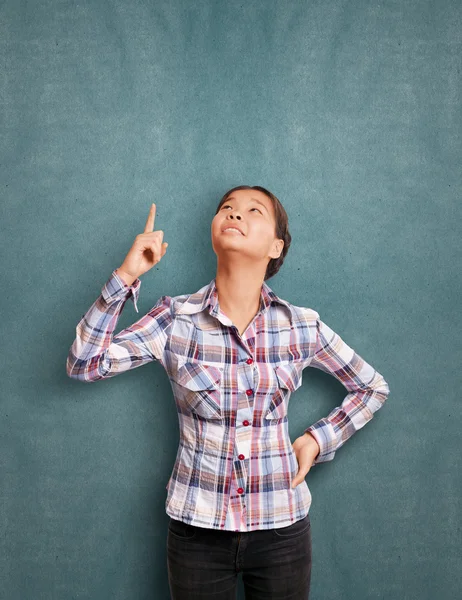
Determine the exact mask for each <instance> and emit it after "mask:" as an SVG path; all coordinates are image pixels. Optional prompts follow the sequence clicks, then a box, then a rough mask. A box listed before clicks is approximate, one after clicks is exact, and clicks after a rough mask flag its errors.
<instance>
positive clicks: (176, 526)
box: [168, 517, 196, 540]
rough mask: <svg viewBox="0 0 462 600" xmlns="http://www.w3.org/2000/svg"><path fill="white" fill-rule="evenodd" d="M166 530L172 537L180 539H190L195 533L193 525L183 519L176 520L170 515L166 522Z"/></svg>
mask: <svg viewBox="0 0 462 600" xmlns="http://www.w3.org/2000/svg"><path fill="white" fill-rule="evenodd" d="M168 531H169V533H171V534H172V535H173V536H174V537H176V538H179V539H181V540H192V539H193V537H194V536H195V535H196V528H195V527H194V525H190V524H189V523H185V522H184V521H178V520H177V519H172V518H171V517H170V522H169V524H168Z"/></svg>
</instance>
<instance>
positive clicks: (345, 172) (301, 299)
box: [0, 0, 462, 600]
mask: <svg viewBox="0 0 462 600" xmlns="http://www.w3.org/2000/svg"><path fill="white" fill-rule="evenodd" d="M461 26H462V19H461V3H460V2H459V1H458V0H430V1H429V0H420V1H419V0H407V1H406V2H402V1H401V0H394V1H391V0H384V1H383V2H377V1H372V2H366V1H365V0H351V1H350V2H346V1H343V2H342V1H340V0H328V1H324V2H323V1H320V0H319V1H316V2H314V1H313V2H302V1H297V2H293V1H292V2H290V1H285V2H282V1H281V2H271V1H265V2H264V1H256V0H248V1H247V2H236V1H235V0H228V1H227V2H214V1H211V0H207V1H205V0H196V1H195V2H188V1H186V0H168V1H160V0H158V1H151V2H148V1H147V0H132V1H129V0H127V1H122V0H112V1H105V2H101V1H100V0H82V1H80V2H71V1H70V0H67V1H66V0H47V1H46V0H43V1H41V2H26V1H25V0H5V1H4V2H2V3H1V6H0V48H1V52H0V61H1V63H0V64H1V76H2V78H1V82H2V83H1V116H2V127H1V131H2V136H1V138H0V145H1V146H0V148H1V161H0V175H1V178H0V185H1V189H2V195H1V208H0V210H1V213H0V223H1V225H0V227H1V237H0V250H1V256H2V294H1V296H0V303H1V314H2V319H1V332H0V339H1V341H2V344H3V352H2V367H3V368H2V382H1V386H0V395H1V418H0V465H1V479H2V482H1V486H0V501H1V505H0V518H1V529H2V534H1V536H0V573H1V578H2V579H1V581H2V584H1V586H0V596H1V597H2V598H5V599H8V600H42V599H43V600H45V599H47V600H50V599H51V600H61V599H63V600H68V599H72V598H76V599H77V598H82V599H92V600H93V599H95V600H101V599H106V598H107V599H108V600H109V599H111V600H131V599H133V600H138V599H140V600H141V599H148V598H149V599H152V598H155V599H156V600H157V598H159V599H164V598H165V599H166V598H168V582H167V575H166V533H167V522H168V520H167V516H166V515H165V513H164V502H165V497H166V490H165V485H166V484H167V481H168V478H169V475H170V472H171V469H172V467H173V463H174V458H175V454H176V449H177V443H178V431H177V427H178V425H177V418H176V410H175V407H174V402H173V398H172V394H171V388H170V384H169V381H168V378H167V375H166V373H165V372H164V371H163V369H162V367H161V366H160V364H158V363H152V364H150V365H147V366H145V367H144V368H142V369H139V370H133V371H130V372H128V373H125V374H124V375H123V376H122V377H120V378H119V377H116V378H114V379H111V380H106V381H101V382H95V383H94V384H93V385H85V384H82V383H80V382H77V381H74V380H70V379H69V378H68V377H67V376H66V373H65V360H66V356H67V352H68V350H69V347H70V345H71V343H72V341H73V339H74V335H75V326H76V324H77V322H78V320H79V319H80V317H81V316H82V314H83V313H84V312H85V311H86V310H87V308H89V306H90V305H91V303H92V302H93V301H94V300H95V299H96V298H97V296H98V295H99V293H100V291H101V287H102V286H103V284H104V283H105V281H106V280H107V278H108V277H109V275H110V273H111V271H112V270H113V269H114V268H116V267H118V266H119V265H120V264H121V262H122V261H123V258H124V256H125V254H126V253H127V252H128V249H129V248H130V246H131V244H132V242H133V240H134V237H135V235H136V234H138V233H140V232H141V231H142V230H143V227H144V223H145V221H146V217H147V213H148V211H149V206H150V204H151V202H156V203H157V218H156V229H163V230H164V232H165V234H164V240H165V241H167V242H169V247H168V252H167V255H166V257H165V258H164V259H163V260H162V262H161V263H160V264H159V265H158V267H156V268H154V269H153V270H152V271H150V272H149V273H147V274H146V275H144V276H143V277H142V287H141V295H140V301H139V309H140V314H139V315H138V314H137V313H136V312H135V311H134V308H133V305H132V303H130V302H129V303H127V304H126V306H125V308H124V311H123V313H122V315H121V318H120V320H119V323H118V328H117V331H120V330H121V329H122V328H125V327H127V326H128V325H130V324H131V323H133V322H134V321H135V320H138V318H139V317H140V316H141V314H144V313H145V312H147V311H148V310H149V309H150V308H151V307H152V306H153V305H154V304H155V302H156V301H157V299H158V298H159V297H160V296H161V295H163V294H169V295H177V294H181V293H186V292H193V291H196V290H197V289H199V288H200V287H202V286H203V285H205V284H206V283H208V282H209V281H210V280H211V279H212V277H214V275H215V267H216V257H215V254H214V253H213V250H212V247H211V241H210V222H211V219H212V217H213V215H214V211H215V207H216V205H217V203H218V201H219V198H220V197H221V195H222V194H223V193H224V192H225V191H226V190H227V189H229V188H230V187H233V186H235V185H240V184H248V185H257V184H258V185H263V186H265V187H267V188H268V189H270V190H271V191H272V192H273V193H275V194H276V195H277V196H278V197H279V198H280V200H281V201H282V203H283V204H284V206H285V207H286V209H287V212H288V214H289V219H290V230H291V234H292V236H293V243H292V246H291V249H290V251H289V254H288V256H287V259H286V262H285V263H284V265H283V268H282V269H281V271H280V272H279V273H278V274H277V275H276V276H275V277H274V278H272V279H270V280H269V281H268V284H269V285H270V286H271V287H272V288H273V289H274V291H275V292H276V293H278V294H280V295H281V296H283V297H284V298H286V299H287V300H289V301H291V302H292V303H293V304H297V305H302V306H307V307H311V308H313V309H315V310H317V311H318V312H319V313H320V315H321V318H322V319H323V320H324V321H325V322H326V323H328V324H329V325H330V326H331V327H332V328H333V329H334V330H335V331H337V332H338V333H339V334H340V335H341V336H342V337H343V338H344V339H345V341H346V342H347V343H348V344H349V345H350V346H352V347H353V348H354V349H355V350H356V351H357V352H358V353H359V354H360V355H361V356H363V357H364V358H365V359H366V360H367V361H369V362H370V363H371V364H372V365H374V366H375V367H376V368H377V369H378V370H379V371H380V372H381V373H382V374H383V375H384V377H385V379H386V380H387V382H388V383H389V385H390V390H391V394H390V397H389V399H388V401H387V404H386V405H385V406H384V407H383V409H382V410H381V411H380V412H379V413H378V414H377V415H376V416H375V417H374V420H373V421H372V422H371V423H369V424H368V425H367V426H366V427H365V428H364V429H363V430H361V431H359V432H358V433H357V434H356V435H355V436H354V438H353V439H351V440H349V441H348V442H347V444H345V446H344V447H343V448H342V449H341V450H339V452H338V454H337V455H336V457H335V459H334V461H332V462H331V463H326V464H322V465H320V466H318V467H316V468H315V469H312V471H310V473H309V474H308V475H307V482H308V484H309V486H310V490H311V492H312V494H313V503H312V506H311V511H310V514H311V520H312V535H313V571H312V598H313V600H369V599H373V598H377V599H381V600H382V599H386V600H411V599H419V600H422V599H428V600H433V599H434V598H435V597H438V598H439V599H440V600H452V599H454V598H455V597H456V596H457V595H458V593H459V592H460V588H461V585H462V581H461V575H460V568H459V567H460V553H461V550H462V549H461V544H460V513H461V502H460V498H461V491H462V489H461V488H462V485H461V477H460V467H461V461H460V456H461V453H460V448H461V441H462V440H461V433H460V432H461V428H460V417H461V411H460V388H461V383H462V381H461V374H460V364H461V358H462V356H461V355H462V352H461V343H460V340H461V333H462V332H461V320H460V295H461V274H460V273H461V248H460V242H458V241H457V240H460V237H461V211H460V206H461V172H462V169H461V139H462V138H461V130H462V119H461V116H462V111H461V73H460V69H461V62H462V59H461V34H460V31H461ZM458 307H459V310H457V312H456V309H457V308H458ZM345 393H346V392H345V391H344V388H343V387H342V386H341V385H340V384H339V383H338V382H337V381H335V380H334V379H333V378H332V377H329V376H328V375H326V374H324V373H320V372H318V371H316V370H315V369H309V372H307V371H305V373H304V383H303V386H302V388H300V389H299V390H298V391H297V393H296V395H294V396H293V397H292V400H291V406H290V413H289V421H290V431H291V436H293V437H294V438H295V437H296V436H298V435H300V434H301V432H302V431H303V428H304V427H306V426H307V425H308V424H310V423H311V422H314V421H315V420H317V419H318V418H321V417H322V416H326V415H327V414H328V412H329V411H330V410H331V409H332V408H333V407H334V406H336V405H338V403H339V402H340V401H341V400H342V398H343V396H344V394H345ZM239 597H240V598H243V593H242V587H241V589H240V593H239Z"/></svg>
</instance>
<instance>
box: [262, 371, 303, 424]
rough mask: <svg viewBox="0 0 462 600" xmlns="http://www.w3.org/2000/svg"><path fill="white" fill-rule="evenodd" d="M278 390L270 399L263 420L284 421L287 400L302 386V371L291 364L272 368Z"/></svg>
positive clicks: (287, 404)
mask: <svg viewBox="0 0 462 600" xmlns="http://www.w3.org/2000/svg"><path fill="white" fill-rule="evenodd" d="M274 371H275V373H276V377H277V381H278V389H277V390H276V392H275V393H274V395H273V397H272V398H271V402H270V405H269V407H268V410H267V411H266V414H265V419H284V418H285V417H286V416H287V409H288V406H289V398H290V394H291V392H294V391H295V390H296V389H298V388H299V387H300V386H301V385H302V371H301V370H299V369H297V367H295V366H294V365H293V364H287V365H278V366H277V367H275V368H274Z"/></svg>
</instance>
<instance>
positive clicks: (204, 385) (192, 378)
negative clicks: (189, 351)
mask: <svg viewBox="0 0 462 600" xmlns="http://www.w3.org/2000/svg"><path fill="white" fill-rule="evenodd" d="M221 377H222V371H221V369H219V368H218V367H214V366H212V365H200V364H199V363H191V362H186V363H184V364H183V365H181V367H179V369H178V371H177V376H176V381H177V383H179V384H180V385H182V386H184V387H186V388H188V389H190V390H194V391H199V390H213V389H218V388H219V387H220V382H221Z"/></svg>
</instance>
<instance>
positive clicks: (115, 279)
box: [101, 269, 141, 312]
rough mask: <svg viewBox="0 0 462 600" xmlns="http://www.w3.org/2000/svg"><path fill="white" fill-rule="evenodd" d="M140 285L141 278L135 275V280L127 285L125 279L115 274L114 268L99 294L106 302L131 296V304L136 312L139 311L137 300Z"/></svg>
mask: <svg viewBox="0 0 462 600" xmlns="http://www.w3.org/2000/svg"><path fill="white" fill-rule="evenodd" d="M140 285H141V280H140V279H139V277H137V278H136V279H135V281H134V282H133V283H132V284H131V285H130V286H128V285H127V284H126V283H125V281H123V279H122V278H121V277H119V276H118V275H117V273H116V269H114V271H112V273H111V276H110V277H109V279H108V280H107V281H106V283H105V284H104V286H103V288H102V290H101V294H102V296H103V298H104V300H105V302H106V303H107V304H112V303H113V302H117V301H120V300H126V299H127V298H131V300H132V301H133V304H134V305H135V310H136V312H139V310H138V306H137V300H138V296H139V294H140Z"/></svg>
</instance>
